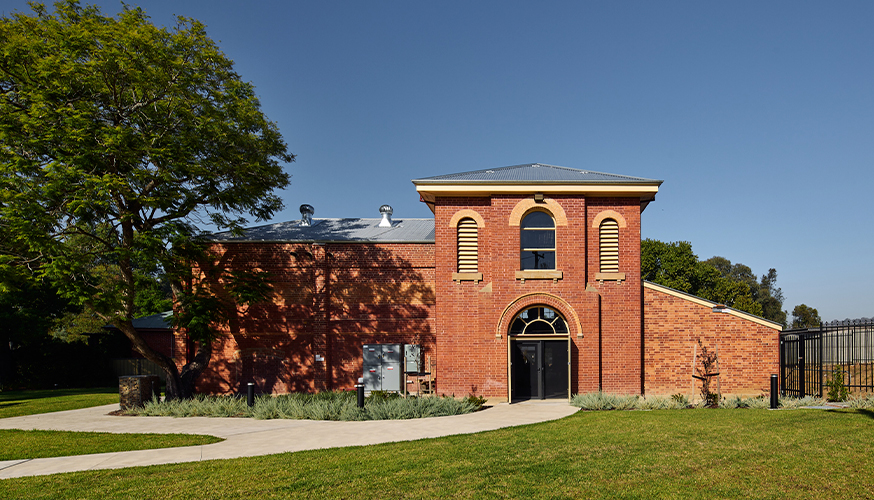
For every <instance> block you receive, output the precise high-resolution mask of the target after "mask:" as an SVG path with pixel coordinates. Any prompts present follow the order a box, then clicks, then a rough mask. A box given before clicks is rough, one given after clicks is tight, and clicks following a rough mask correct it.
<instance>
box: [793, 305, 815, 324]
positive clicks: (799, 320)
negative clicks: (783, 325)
mask: <svg viewBox="0 0 874 500" xmlns="http://www.w3.org/2000/svg"><path fill="white" fill-rule="evenodd" d="M820 323H822V318H820V317H819V311H817V310H816V309H814V308H812V307H808V306H807V305H805V304H799V305H797V306H795V309H793V310H792V328H814V327H818V326H819V325H820Z"/></svg>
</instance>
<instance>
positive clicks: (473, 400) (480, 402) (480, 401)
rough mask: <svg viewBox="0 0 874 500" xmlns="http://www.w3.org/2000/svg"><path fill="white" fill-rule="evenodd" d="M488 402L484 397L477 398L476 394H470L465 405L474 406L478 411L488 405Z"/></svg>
mask: <svg viewBox="0 0 874 500" xmlns="http://www.w3.org/2000/svg"><path fill="white" fill-rule="evenodd" d="M486 401H488V400H487V399H486V398H484V397H483V396H477V395H474V394H468V396H467V397H466V398H464V402H465V403H469V404H471V405H473V406H474V407H476V409H477V410H479V409H481V408H482V407H483V406H484V405H485V404H486Z"/></svg>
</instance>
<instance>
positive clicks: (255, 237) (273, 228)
mask: <svg viewBox="0 0 874 500" xmlns="http://www.w3.org/2000/svg"><path fill="white" fill-rule="evenodd" d="M381 220H382V219H313V223H312V225H311V226H301V224H300V221H299V220H293V221H288V222H279V223H277V224H269V225H266V226H259V227H252V228H249V229H246V230H244V232H243V235H242V236H239V237H233V236H231V233H229V232H224V233H216V234H214V235H213V237H212V239H213V240H214V241H261V242H266V241H271V242H283V243H284V242H307V243H332V242H342V243H355V242H357V243H434V220H433V219H395V220H393V221H392V224H391V227H379V222H380V221H381Z"/></svg>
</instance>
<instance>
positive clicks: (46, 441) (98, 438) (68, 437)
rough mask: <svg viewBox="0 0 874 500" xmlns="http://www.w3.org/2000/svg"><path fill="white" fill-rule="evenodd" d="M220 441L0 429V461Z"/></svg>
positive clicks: (176, 436)
mask: <svg viewBox="0 0 874 500" xmlns="http://www.w3.org/2000/svg"><path fill="white" fill-rule="evenodd" d="M219 441H222V439H221V438H217V437H214V436H203V435H196V434H118V433H109V432H64V431H22V430H16V429H12V430H5V429H3V430H0V460H21V459H33V458H48V457H67V456H73V455H90V454H92V453H112V452H117V451H131V450H155V449H159V448H171V447H176V446H198V445H204V444H212V443H217V442H219Z"/></svg>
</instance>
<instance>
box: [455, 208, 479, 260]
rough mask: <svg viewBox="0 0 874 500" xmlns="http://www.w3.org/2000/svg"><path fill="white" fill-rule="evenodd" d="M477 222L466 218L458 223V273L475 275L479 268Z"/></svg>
mask: <svg viewBox="0 0 874 500" xmlns="http://www.w3.org/2000/svg"><path fill="white" fill-rule="evenodd" d="M478 237H479V233H478V228H477V225H476V221H475V220H473V219H471V218H469V217H465V218H464V219H461V220H460V221H458V272H459V273H475V272H477V270H478V268H479V242H478Z"/></svg>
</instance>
